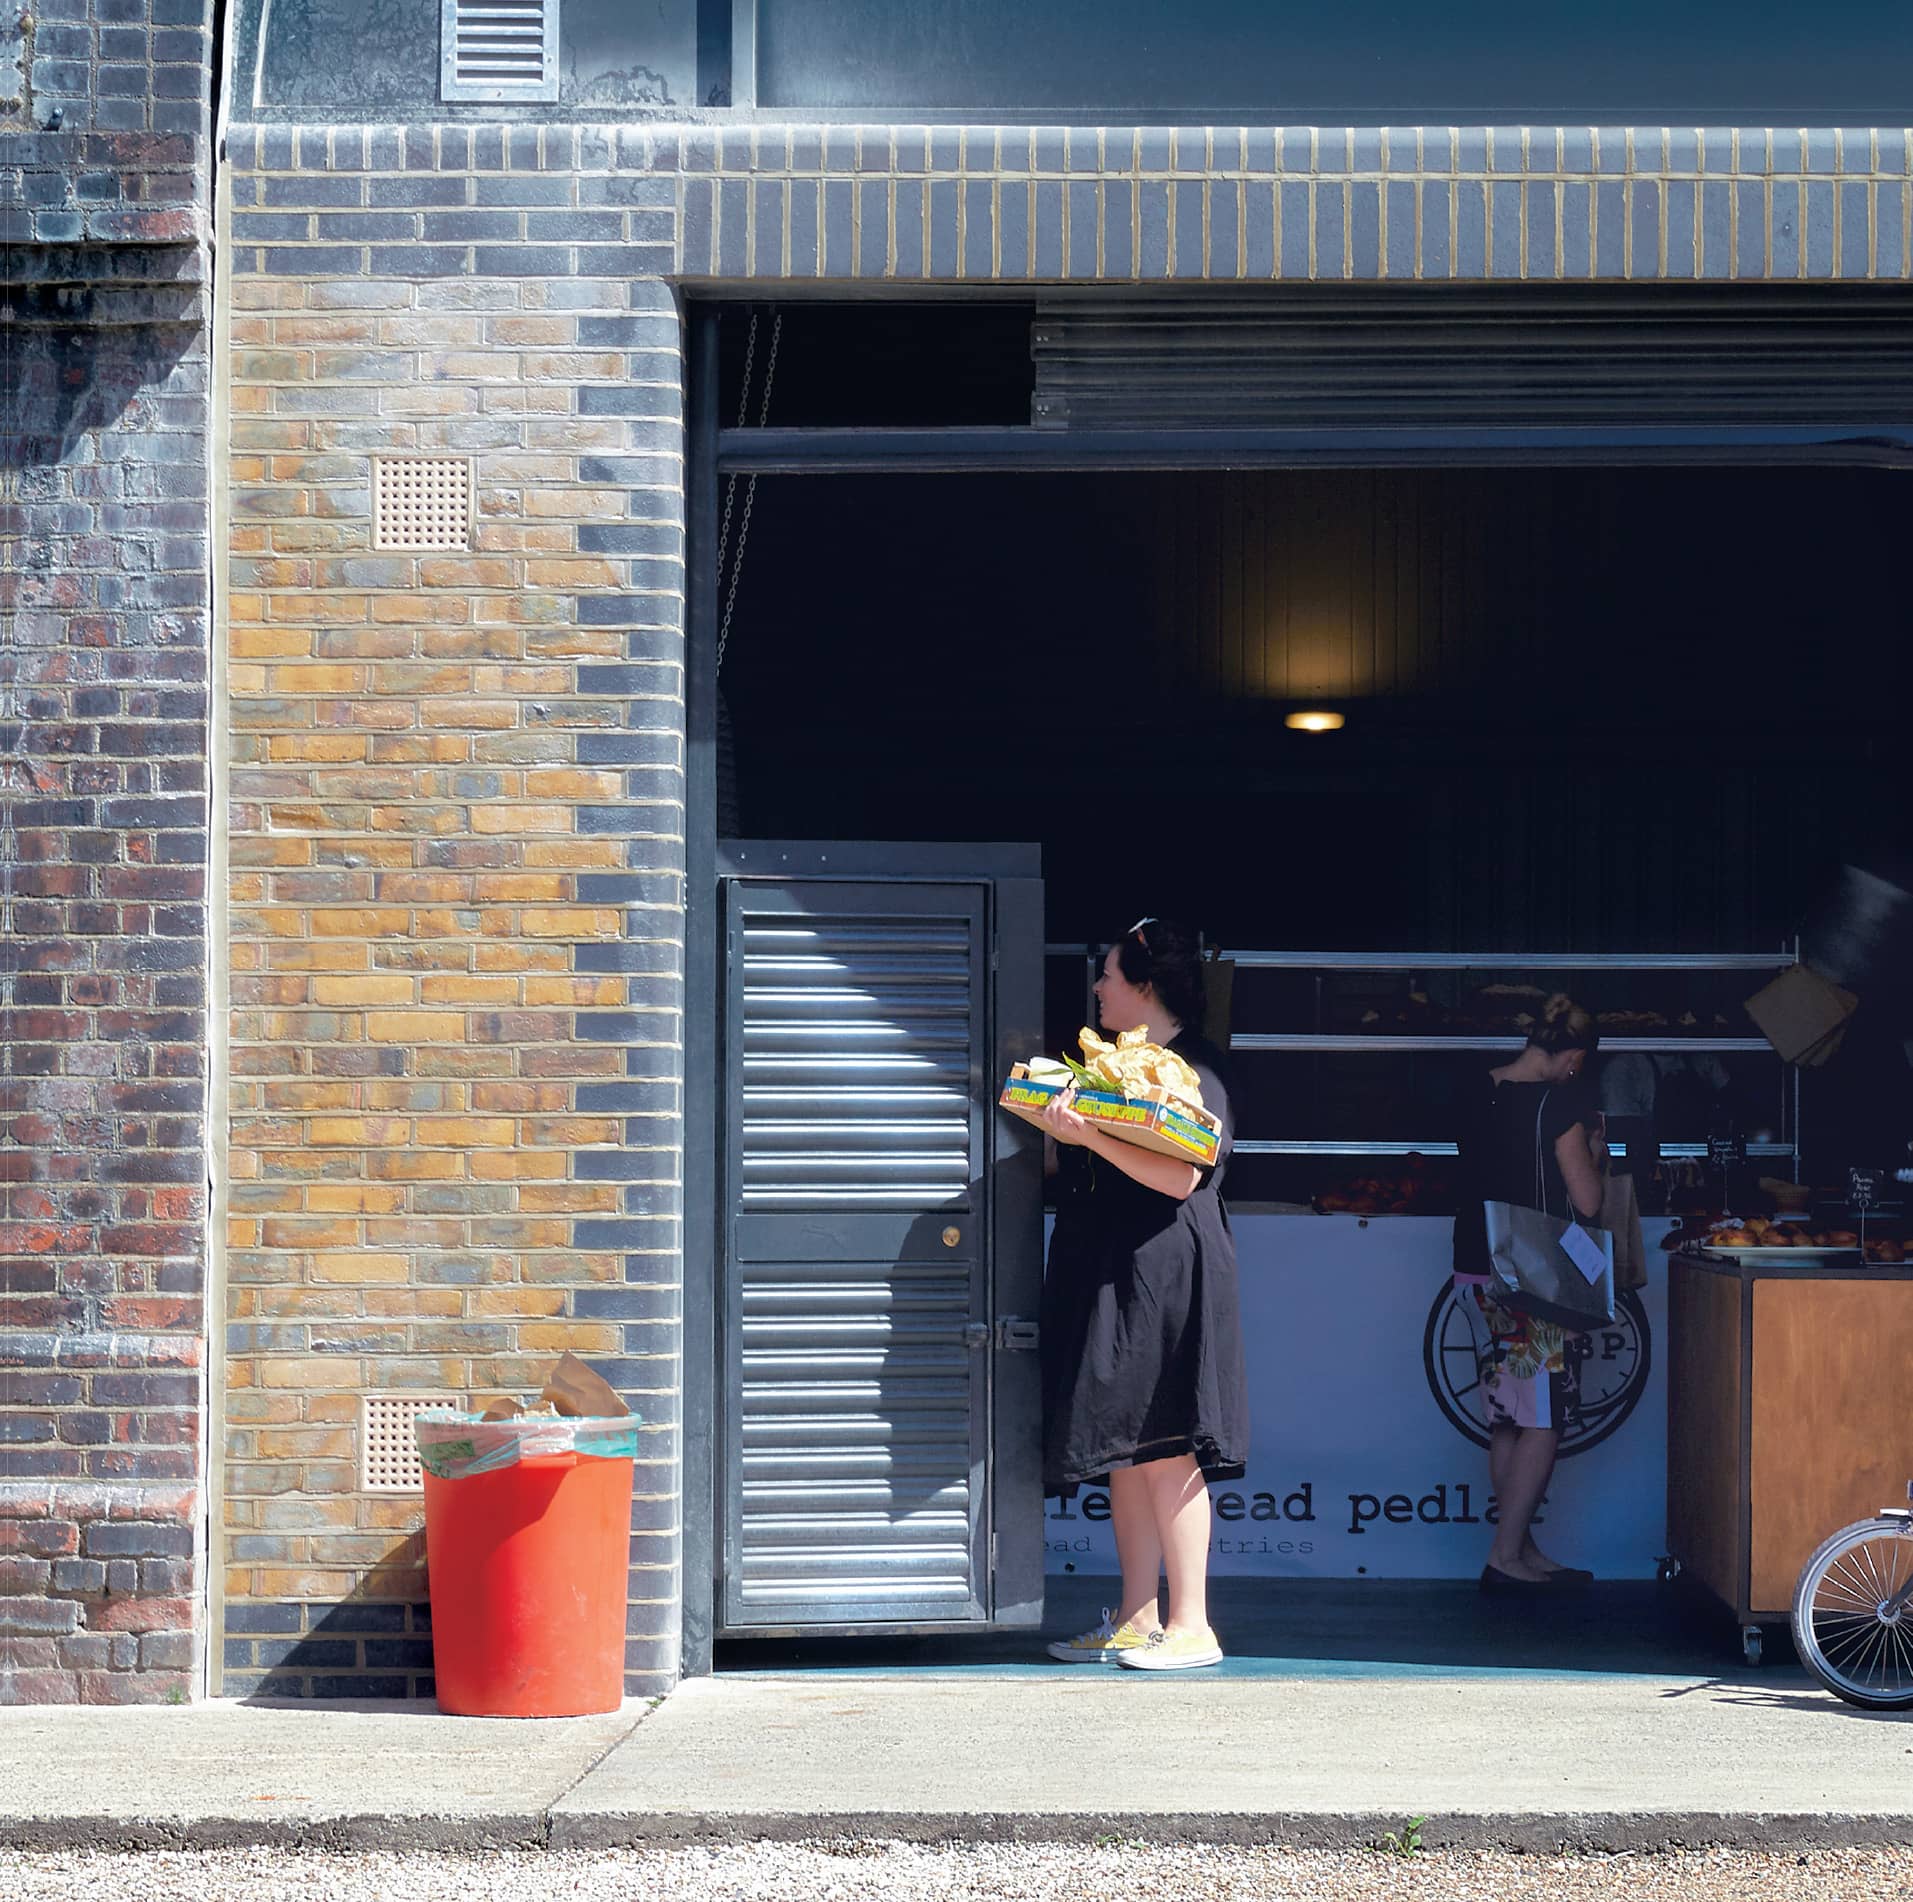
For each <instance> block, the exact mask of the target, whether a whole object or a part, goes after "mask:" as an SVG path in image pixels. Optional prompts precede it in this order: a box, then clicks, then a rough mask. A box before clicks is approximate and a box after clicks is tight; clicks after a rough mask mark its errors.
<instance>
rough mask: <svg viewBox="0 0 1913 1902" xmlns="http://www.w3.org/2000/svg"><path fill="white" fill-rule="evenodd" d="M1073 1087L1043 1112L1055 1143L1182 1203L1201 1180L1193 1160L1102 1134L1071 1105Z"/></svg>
mask: <svg viewBox="0 0 1913 1902" xmlns="http://www.w3.org/2000/svg"><path fill="white" fill-rule="evenodd" d="M1075 1094H1076V1092H1075V1091H1074V1090H1065V1091H1064V1092H1063V1093H1062V1094H1061V1095H1060V1096H1058V1097H1057V1098H1056V1099H1055V1101H1054V1102H1052V1103H1051V1104H1050V1106H1049V1108H1048V1109H1046V1110H1045V1111H1044V1112H1043V1129H1044V1132H1045V1134H1046V1135H1047V1136H1049V1137H1050V1138H1051V1139H1052V1140H1053V1141H1055V1142H1058V1143H1068V1144H1071V1145H1073V1146H1074V1147H1076V1148H1079V1149H1087V1150H1088V1151H1089V1153H1090V1154H1091V1155H1092V1156H1101V1157H1102V1158H1103V1160H1104V1161H1105V1162H1107V1163H1109V1164H1110V1165H1111V1166H1112V1167H1114V1168H1117V1169H1120V1170H1121V1171H1122V1172H1123V1174H1124V1175H1126V1176H1128V1177H1129V1179H1130V1180H1131V1181H1132V1182H1140V1183H1141V1184H1142V1186H1143V1187H1144V1188H1145V1189H1154V1190H1155V1191H1156V1193H1157V1194H1158V1195H1166V1196H1168V1197H1170V1198H1171V1199H1172V1200H1173V1201H1177V1202H1186V1201H1188V1199H1189V1198H1190V1197H1191V1196H1192V1195H1194V1194H1195V1192H1196V1190H1197V1188H1198V1187H1200V1185H1201V1182H1202V1171H1201V1170H1200V1169H1198V1168H1197V1167H1196V1166H1195V1164H1194V1163H1189V1162H1178V1161H1177V1160H1176V1159H1175V1157H1174V1156H1159V1155H1157V1154H1156V1153H1155V1152H1154V1151H1153V1150H1150V1149H1138V1148H1137V1147H1136V1145H1135V1144H1134V1143H1126V1142H1123V1141H1121V1140H1120V1139H1119V1138H1117V1137H1115V1136H1106V1135H1104V1134H1103V1132H1102V1131H1101V1130H1100V1129H1098V1128H1097V1127H1096V1125H1095V1124H1094V1123H1092V1122H1090V1121H1089V1120H1088V1119H1087V1118H1086V1117H1083V1116H1081V1115H1079V1114H1078V1113H1077V1112H1076V1110H1075V1109H1073V1108H1072V1107H1071V1100H1072V1098H1073V1097H1074V1096H1075Z"/></svg>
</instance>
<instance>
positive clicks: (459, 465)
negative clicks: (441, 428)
mask: <svg viewBox="0 0 1913 1902" xmlns="http://www.w3.org/2000/svg"><path fill="white" fill-rule="evenodd" d="M372 545H373V546H374V547H375V548H388V549H399V550H403V549H432V548H437V549H454V548H469V547H470V546H471V545H472V465H471V462H470V460H469V459H468V458H467V457H464V456H375V457H374V458H373V459H372Z"/></svg>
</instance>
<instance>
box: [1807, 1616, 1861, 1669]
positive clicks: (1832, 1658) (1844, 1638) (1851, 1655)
mask: <svg viewBox="0 0 1913 1902" xmlns="http://www.w3.org/2000/svg"><path fill="white" fill-rule="evenodd" d="M1873 1632H1874V1627H1873V1626H1872V1625H1871V1624H1865V1625H1856V1626H1855V1627H1854V1629H1853V1630H1851V1631H1848V1632H1844V1633H1842V1634H1841V1636H1840V1637H1839V1638H1838V1639H1837V1640H1836V1641H1835V1642H1834V1643H1832V1644H1822V1645H1821V1647H1820V1655H1821V1656H1822V1657H1823V1658H1825V1659H1826V1661H1827V1662H1828V1663H1829V1664H1830V1665H1833V1666H1835V1667H1837V1668H1838V1669H1840V1670H1842V1671H1844V1670H1846V1669H1847V1668H1848V1666H1849V1665H1851V1664H1853V1663H1854V1662H1855V1660H1856V1659H1858V1658H1859V1657H1860V1655H1861V1654H1862V1653H1863V1652H1864V1651H1865V1650H1866V1647H1867V1646H1868V1644H1869V1643H1871V1642H1872V1638H1873Z"/></svg>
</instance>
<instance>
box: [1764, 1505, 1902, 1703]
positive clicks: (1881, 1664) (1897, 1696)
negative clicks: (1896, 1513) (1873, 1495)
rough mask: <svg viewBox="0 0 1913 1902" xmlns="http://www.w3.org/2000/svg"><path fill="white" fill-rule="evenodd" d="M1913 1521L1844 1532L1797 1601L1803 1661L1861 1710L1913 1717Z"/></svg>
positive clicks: (1863, 1524)
mask: <svg viewBox="0 0 1913 1902" xmlns="http://www.w3.org/2000/svg"><path fill="white" fill-rule="evenodd" d="M1909 1578H1913V1519H1907V1518H1900V1517H1895V1518H1880V1519H1862V1520H1859V1521H1858V1522H1857V1523H1856V1524H1853V1525H1850V1526H1842V1527H1841V1528H1840V1530H1839V1531H1838V1532H1836V1533H1835V1534H1834V1535H1833V1537H1832V1538H1830V1539H1829V1540H1827V1542H1826V1543H1825V1544H1824V1545H1823V1546H1821V1548H1820V1549H1819V1551H1817V1552H1816V1553H1815V1554H1814V1555H1813V1557H1812V1558H1810V1559H1809V1560H1808V1561H1807V1564H1806V1569H1805V1570H1804V1571H1803V1572H1802V1573H1801V1574H1800V1583H1799V1584H1798V1585H1796V1586H1795V1587H1794V1594H1793V1642H1794V1649H1795V1650H1796V1651H1798V1652H1799V1654H1800V1662H1801V1663H1802V1664H1804V1665H1805V1666H1806V1667H1807V1669H1808V1670H1809V1671H1811V1672H1812V1673H1813V1675H1814V1676H1815V1677H1817V1678H1818V1679H1819V1680H1820V1682H1821V1683H1822V1684H1824V1685H1825V1686H1826V1687H1827V1689H1828V1690H1830V1691H1831V1692H1832V1693H1833V1694H1834V1696H1835V1697H1839V1698H1844V1699H1845V1700H1846V1701H1847V1702H1848V1703H1849V1704H1857V1705H1859V1706H1860V1708H1861V1709H1862V1710H1913V1600H1909V1602H1908V1603H1907V1604H1906V1605H1904V1606H1899V1607H1895V1606H1894V1605H1893V1604H1892V1600H1893V1598H1894V1596H1895V1595H1896V1594H1897V1593H1898V1592H1899V1590H1900V1588H1901V1587H1902V1586H1903V1585H1905V1584H1906V1583H1907V1581H1908V1579H1909Z"/></svg>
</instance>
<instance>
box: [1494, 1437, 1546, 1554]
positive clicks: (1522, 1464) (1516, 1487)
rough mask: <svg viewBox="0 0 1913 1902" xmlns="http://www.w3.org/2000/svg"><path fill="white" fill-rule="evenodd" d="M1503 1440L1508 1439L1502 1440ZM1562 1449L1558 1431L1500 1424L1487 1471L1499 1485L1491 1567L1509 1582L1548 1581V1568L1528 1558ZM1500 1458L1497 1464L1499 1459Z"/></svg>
mask: <svg viewBox="0 0 1913 1902" xmlns="http://www.w3.org/2000/svg"><path fill="white" fill-rule="evenodd" d="M1504 1436H1505V1437H1504ZM1560 1445H1561V1433H1560V1429H1559V1428H1557V1427H1515V1426H1505V1425H1503V1426H1497V1427H1496V1428H1495V1431H1494V1436H1493V1439H1492V1440H1491V1442H1490V1444H1489V1464H1488V1470H1489V1472H1490V1474H1492V1475H1493V1477H1494V1483H1495V1512H1496V1521H1495V1539H1494V1544H1493V1545H1492V1546H1490V1547H1489V1548H1488V1563H1489V1564H1490V1565H1492V1566H1493V1567H1494V1568H1495V1570H1496V1571H1497V1572H1505V1573H1506V1574H1507V1575H1508V1577H1510V1578H1526V1579H1537V1580H1538V1579H1545V1578H1546V1577H1547V1569H1546V1567H1545V1566H1542V1565H1539V1564H1536V1563H1535V1562H1534V1561H1533V1560H1531V1559H1530V1558H1528V1556H1527V1555H1526V1553H1525V1551H1524V1550H1523V1548H1524V1546H1525V1545H1526V1544H1527V1543H1528V1526H1529V1523H1530V1522H1531V1521H1532V1520H1533V1518H1534V1514H1535V1508H1536V1507H1538V1506H1539V1505H1540V1504H1541V1495H1542V1494H1543V1493H1544V1492H1546V1491H1547V1490H1548V1481H1549V1479H1550V1478H1552V1477H1553V1474H1554V1458H1555V1454H1556V1452H1557V1451H1558V1449H1559V1448H1560ZM1497 1453H1499V1454H1500V1460H1499V1462H1497V1461H1496V1459H1495V1455H1496V1454H1497Z"/></svg>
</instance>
